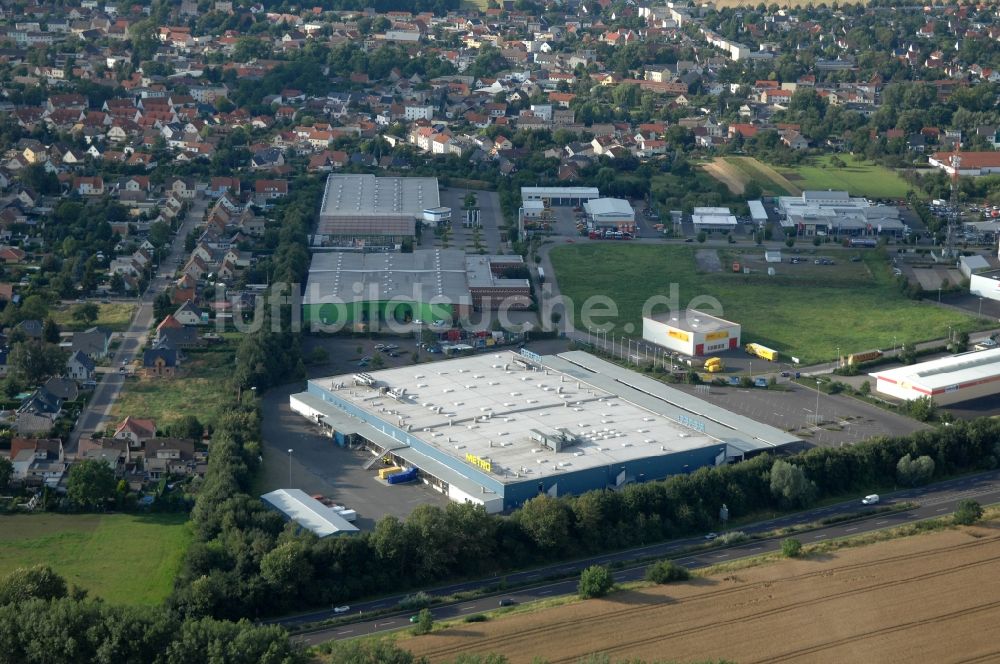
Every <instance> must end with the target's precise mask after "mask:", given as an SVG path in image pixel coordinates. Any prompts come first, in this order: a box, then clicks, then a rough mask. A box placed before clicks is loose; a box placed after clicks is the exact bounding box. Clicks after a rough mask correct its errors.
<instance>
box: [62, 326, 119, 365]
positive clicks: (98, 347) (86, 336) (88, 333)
mask: <svg viewBox="0 0 1000 664" xmlns="http://www.w3.org/2000/svg"><path fill="white" fill-rule="evenodd" d="M72 344H73V345H72V346H71V347H70V350H71V351H72V352H77V351H79V352H81V353H83V354H84V355H86V356H87V357H89V358H91V359H93V360H100V359H103V358H105V357H107V356H108V348H109V346H110V344H111V332H110V331H109V330H105V329H103V328H100V327H92V328H90V329H89V330H84V331H82V332H74V333H73V341H72Z"/></svg>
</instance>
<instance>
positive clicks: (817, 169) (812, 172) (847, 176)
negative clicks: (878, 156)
mask: <svg viewBox="0 0 1000 664" xmlns="http://www.w3.org/2000/svg"><path fill="white" fill-rule="evenodd" d="M833 156H834V155H824V156H822V157H816V158H814V159H813V162H812V164H810V165H808V166H798V167H796V168H783V169H780V170H781V172H782V173H784V174H785V175H786V176H787V177H789V178H790V179H791V180H792V181H793V182H794V183H795V184H796V185H797V186H798V187H799V188H800V189H842V190H846V191H848V192H850V193H851V195H852V196H866V197H868V198H905V197H906V192H907V191H909V190H910V189H911V188H912V187H910V185H909V184H907V182H906V180H904V179H903V178H901V177H899V176H898V175H897V174H896V173H895V171H892V170H890V169H888V168H884V167H882V166H878V165H876V164H873V163H871V162H866V161H861V162H856V161H854V157H853V156H851V155H849V154H841V155H836V156H838V157H840V159H841V160H843V162H844V163H845V164H847V166H846V167H845V168H837V167H835V166H831V165H830V159H831V157H833ZM797 178H799V179H797Z"/></svg>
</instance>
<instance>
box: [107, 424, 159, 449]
mask: <svg viewBox="0 0 1000 664" xmlns="http://www.w3.org/2000/svg"><path fill="white" fill-rule="evenodd" d="M114 437H115V438H117V439H118V440H125V441H128V444H129V447H131V448H133V449H137V448H140V447H142V445H143V443H145V442H146V441H147V440H149V439H150V438H156V422H155V421H154V420H146V419H139V418H136V417H132V416H128V417H126V418H125V419H124V420H122V421H121V423H120V424H119V425H118V426H117V427H116V428H115V436H114Z"/></svg>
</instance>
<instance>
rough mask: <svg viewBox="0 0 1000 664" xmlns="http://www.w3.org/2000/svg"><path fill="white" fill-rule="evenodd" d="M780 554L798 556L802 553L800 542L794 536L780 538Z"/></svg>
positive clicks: (790, 556) (787, 556)
mask: <svg viewBox="0 0 1000 664" xmlns="http://www.w3.org/2000/svg"><path fill="white" fill-rule="evenodd" d="M781 555H783V556H784V557H786V558H798V557H799V556H800V555H802V542H800V541H798V540H797V539H795V538H794V537H789V538H787V539H783V540H781Z"/></svg>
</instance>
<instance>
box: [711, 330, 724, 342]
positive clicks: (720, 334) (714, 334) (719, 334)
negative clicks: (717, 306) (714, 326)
mask: <svg viewBox="0 0 1000 664" xmlns="http://www.w3.org/2000/svg"><path fill="white" fill-rule="evenodd" d="M728 338H729V332H727V331H726V330H722V331H720V332H709V333H708V334H706V335H705V341H715V340H716V339H728Z"/></svg>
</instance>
